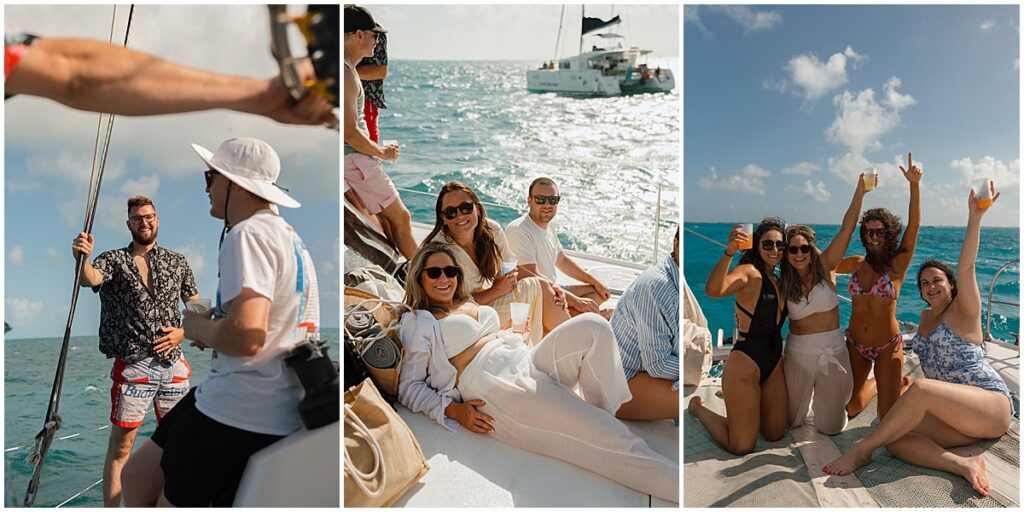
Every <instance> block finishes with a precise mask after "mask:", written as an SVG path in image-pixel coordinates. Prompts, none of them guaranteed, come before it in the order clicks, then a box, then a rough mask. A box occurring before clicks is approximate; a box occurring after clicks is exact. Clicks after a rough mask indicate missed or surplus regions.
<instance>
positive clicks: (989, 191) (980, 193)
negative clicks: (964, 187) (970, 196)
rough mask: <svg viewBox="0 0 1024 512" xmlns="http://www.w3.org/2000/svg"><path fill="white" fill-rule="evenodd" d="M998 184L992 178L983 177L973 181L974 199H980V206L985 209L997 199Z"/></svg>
mask: <svg viewBox="0 0 1024 512" xmlns="http://www.w3.org/2000/svg"><path fill="white" fill-rule="evenodd" d="M995 189H996V184H995V182H994V181H992V179H991V178H981V179H980V180H975V181H974V182H973V183H971V190H973V191H974V199H976V200H977V201H978V208H981V209H985V208H988V207H989V206H992V203H993V201H995Z"/></svg>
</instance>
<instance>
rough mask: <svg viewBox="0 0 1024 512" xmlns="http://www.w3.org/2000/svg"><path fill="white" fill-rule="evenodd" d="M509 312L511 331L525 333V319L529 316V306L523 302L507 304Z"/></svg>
mask: <svg viewBox="0 0 1024 512" xmlns="http://www.w3.org/2000/svg"><path fill="white" fill-rule="evenodd" d="M509 312H510V313H511V315H512V330H513V331H514V332H526V317H527V316H528V315H529V314H530V305H529V304H527V303H525V302H513V303H512V304H509Z"/></svg>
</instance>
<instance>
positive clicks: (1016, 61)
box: [1013, 57, 1020, 71]
mask: <svg viewBox="0 0 1024 512" xmlns="http://www.w3.org/2000/svg"><path fill="white" fill-rule="evenodd" d="M1013 70H1014V71H1020V57H1017V58H1016V59H1013Z"/></svg>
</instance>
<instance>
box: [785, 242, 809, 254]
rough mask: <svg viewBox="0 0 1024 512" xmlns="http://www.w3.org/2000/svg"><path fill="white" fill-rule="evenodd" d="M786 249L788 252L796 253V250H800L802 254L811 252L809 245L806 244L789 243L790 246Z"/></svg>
mask: <svg viewBox="0 0 1024 512" xmlns="http://www.w3.org/2000/svg"><path fill="white" fill-rule="evenodd" d="M786 250H787V251H789V253H790V254H796V253H798V252H802V253H804V254H808V253H810V252H811V246H809V245H807V244H803V245H791V246H789V247H787V248H786Z"/></svg>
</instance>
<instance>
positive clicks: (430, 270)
mask: <svg viewBox="0 0 1024 512" xmlns="http://www.w3.org/2000/svg"><path fill="white" fill-rule="evenodd" d="M423 271H424V272H426V273H427V277H429V278H431V279H437V278H439V277H441V273H442V272H444V275H445V277H447V278H448V279H453V278H454V277H455V276H457V275H459V267H456V266H447V267H427V268H425V269H423Z"/></svg>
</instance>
